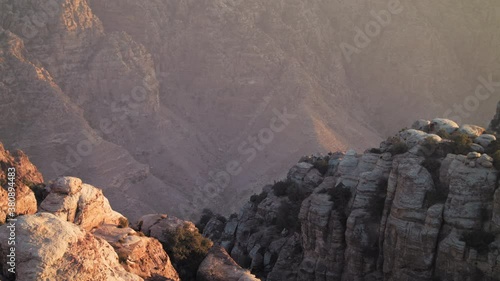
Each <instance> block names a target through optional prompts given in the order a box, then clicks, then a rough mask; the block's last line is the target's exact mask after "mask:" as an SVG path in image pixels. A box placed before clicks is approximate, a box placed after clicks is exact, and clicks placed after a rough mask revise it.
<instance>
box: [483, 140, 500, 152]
mask: <svg viewBox="0 0 500 281" xmlns="http://www.w3.org/2000/svg"><path fill="white" fill-rule="evenodd" d="M499 150H500V141H498V140H494V141H492V142H491V143H490V145H489V146H488V147H487V148H486V149H485V152H486V153H487V154H489V155H493V154H495V152H497V151H499Z"/></svg>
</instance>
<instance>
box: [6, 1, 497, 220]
mask: <svg viewBox="0 0 500 281" xmlns="http://www.w3.org/2000/svg"><path fill="white" fill-rule="evenodd" d="M485 1H487V3H486V4H483V3H479V2H477V1H469V2H467V3H463V4H460V5H456V3H455V1H452V0H443V1H439V2H436V1H434V2H432V3H431V2H430V3H427V4H425V5H423V4H420V3H417V2H415V1H411V0H401V1H391V2H389V3H393V4H395V5H396V6H397V8H396V9H395V10H397V11H398V12H397V13H394V14H391V13H389V12H388V9H389V7H388V1H387V0H373V1H370V2H369V3H365V1H364V0H352V1H333V2H332V1H326V0H310V1H305V2H304V1H301V0H288V1H283V0H280V1H266V0H254V1H251V2H249V1H240V0H227V1H226V0H207V1H206V2H204V4H202V5H200V4H199V3H197V2H194V1H180V0H172V1H161V0H151V1H147V2H144V1H139V0H106V1H99V0H46V1H39V0H19V1H14V0H0V39H1V41H0V50H1V51H0V73H1V75H0V93H1V95H0V101H1V105H2V108H1V109H2V110H0V135H1V136H2V140H3V141H4V143H5V145H6V147H7V148H9V149H11V148H14V147H15V148H20V149H23V150H24V151H26V153H28V154H29V155H30V156H31V159H32V161H33V162H34V163H36V164H37V165H38V166H39V168H40V169H41V170H42V171H43V173H44V175H45V176H46V177H47V178H50V179H53V178H56V177H58V176H63V175H74V176H78V177H81V178H85V179H86V180H87V181H88V183H89V184H91V185H94V186H100V187H103V188H105V190H104V193H105V194H106V196H107V197H108V199H109V200H110V201H111V202H112V203H113V205H114V206H115V209H116V210H117V211H119V212H121V213H123V214H125V215H127V217H129V218H130V219H131V220H134V221H135V220H136V219H138V218H139V217H140V216H142V215H143V214H147V213H157V212H167V213H169V214H173V215H176V216H178V217H182V218H183V219H189V217H190V216H194V217H195V216H196V215H198V214H199V212H200V211H201V210H202V209H203V208H204V207H211V208H218V209H220V210H219V211H220V212H224V215H227V214H229V213H232V212H234V211H235V210H236V209H237V208H239V207H240V206H241V205H242V204H241V203H242V201H244V200H246V198H247V197H248V196H250V195H251V194H253V193H254V192H255V191H256V190H257V189H260V187H261V186H262V185H264V184H265V183H267V182H270V181H272V179H274V178H277V177H281V176H283V175H282V174H280V173H282V171H284V170H285V169H286V168H288V167H289V163H291V162H292V161H295V160H296V159H298V158H299V157H300V156H302V155H303V154H305V153H308V152H309V151H311V150H314V151H322V152H327V151H330V150H347V149H348V148H355V149H358V150H359V149H365V148H366V147H369V146H373V145H374V144H375V143H377V142H378V141H379V140H380V135H384V136H385V135H387V133H388V132H390V133H391V134H392V133H393V130H394V129H395V128H400V127H401V126H402V125H403V124H406V123H407V122H409V121H412V120H414V119H416V118H430V117H431V116H435V115H437V114H440V115H441V114H445V115H450V116H448V117H449V118H451V117H453V118H452V119H457V118H462V119H465V118H467V119H468V120H466V121H467V122H468V123H471V122H473V123H478V124H480V122H484V120H486V117H485V115H486V114H489V113H487V112H488V111H489V109H490V108H491V109H492V108H493V106H494V105H493V103H491V102H489V101H487V100H485V99H483V98H482V97H486V96H487V94H490V96H493V95H494V94H493V92H494V90H495V89H494V86H491V85H486V87H484V89H483V90H485V92H484V93H482V97H481V99H480V103H478V108H477V110H474V114H471V112H468V111H466V112H465V113H464V114H458V112H455V108H461V107H459V106H461V105H463V103H464V100H465V98H466V97H468V96H469V95H470V93H471V92H473V91H472V90H473V89H474V88H476V86H477V84H478V83H480V85H482V84H485V83H488V82H485V81H488V80H491V79H492V77H495V76H496V75H497V74H498V73H497V71H498V67H497V65H496V57H498V54H497V52H498V50H497V48H496V47H495V46H497V45H498V43H499V41H498V40H499V39H498V37H497V36H495V35H496V32H497V30H498V29H499V28H500V21H499V20H498V17H496V16H494V15H495V11H496V9H498V7H499V3H498V1H495V0H485ZM390 9H391V10H394V8H390ZM374 14H375V15H374ZM490 14H491V16H490ZM384 15H385V16H384ZM387 15H389V16H390V17H389V18H388V19H387V20H388V21H389V23H385V22H384V19H383V18H385V17H387ZM478 19H481V20H478ZM380 21H382V23H381V26H380V32H378V35H374V36H375V37H373V38H368V37H367V39H369V42H368V43H369V46H365V47H366V48H362V49H363V50H362V52H361V49H359V48H358V47H357V46H355V45H356V44H355V43H354V42H353V39H354V38H358V37H359V36H361V35H360V34H359V32H362V30H366V29H365V27H366V26H367V24H368V26H370V25H369V24H372V23H373V24H377V22H380ZM358 27H359V29H358ZM401 27H404V28H401ZM477 30H480V31H481V32H476V31H477ZM346 44H349V45H351V46H352V49H353V50H355V51H354V53H352V54H351V55H349V54H346V53H345V51H346V49H345V46H346ZM353 44H354V45H353ZM415 46H418V47H415ZM349 50H351V49H349ZM457 57H458V58H460V60H457V59H456V58H457ZM381 70H383V71H381ZM478 73H491V76H490V77H479V80H478ZM394 77H396V80H397V81H398V82H397V83H394V80H395V79H394ZM285 107H286V112H288V114H289V115H288V116H294V118H290V119H289V120H286V119H285V121H284V122H283V123H282V122H279V121H278V122H276V121H277V119H276V118H278V117H283V114H282V113H283V111H284V110H285V109H284V108H285ZM462 108H463V106H462ZM466 108H469V107H466ZM276 112H278V113H279V114H276ZM455 113H456V114H455ZM394 116H396V118H395V117H394ZM455 117H456V118H455ZM280 119H282V118H280ZM474 119H475V120H474ZM288 121H290V122H288ZM455 121H459V120H455ZM463 121H465V120H463ZM460 123H462V122H460ZM482 125H485V124H482ZM373 128H376V130H374V129H373ZM271 129H275V130H271ZM262 130H264V131H262ZM270 130H271V131H272V134H273V135H272V136H273V138H272V141H270V142H268V140H267V139H266V138H264V139H263V140H264V141H263V142H262V141H261V139H262V138H261V137H259V134H260V136H263V134H262V133H261V132H267V133H268V134H269V132H271V131H270ZM255 138H257V139H258V140H259V142H258V143H255V145H256V146H257V147H254V145H253V143H254V141H253V140H254V139H255ZM232 160H235V161H237V162H238V163H239V164H240V165H241V166H244V169H242V171H241V173H240V174H239V175H238V176H237V177H232V179H231V180H230V181H229V182H228V183H227V184H224V185H222V187H221V188H220V190H219V191H218V192H215V193H214V192H210V191H209V189H208V188H206V186H207V184H209V183H210V181H209V180H208V179H209V178H211V176H210V175H211V173H212V172H213V173H215V174H218V173H224V172H225V170H226V169H227V163H232V162H229V161H232ZM226 185H227V186H226ZM236 191H237V192H236ZM165 208H167V209H166V210H165Z"/></svg>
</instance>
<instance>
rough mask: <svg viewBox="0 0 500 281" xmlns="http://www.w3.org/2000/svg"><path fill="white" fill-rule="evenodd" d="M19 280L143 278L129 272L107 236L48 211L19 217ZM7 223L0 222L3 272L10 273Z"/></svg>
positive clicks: (134, 280)
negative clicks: (120, 261)
mask: <svg viewBox="0 0 500 281" xmlns="http://www.w3.org/2000/svg"><path fill="white" fill-rule="evenodd" d="M16 228H17V229H16V239H17V241H18V242H19V243H17V244H16V261H17V262H16V276H17V278H16V280H21V281H23V280H26V281H28V280H61V281H62V280H117V281H118V280H130V281H132V280H133V281H140V280H143V279H142V278H140V277H139V276H137V275H134V274H131V273H129V272H127V271H126V270H125V269H124V268H123V267H122V266H121V265H120V263H119V261H118V255H117V254H116V253H115V251H114V250H113V248H112V247H111V246H110V245H109V244H108V243H107V242H106V241H104V240H102V239H98V238H96V237H94V236H93V235H91V234H90V233H88V232H86V231H85V230H82V229H81V228H79V227H78V226H76V225H74V224H72V223H70V222H66V221H64V220H61V219H59V218H58V217H56V216H55V215H52V214H49V213H38V214H35V215H25V216H21V217H19V219H18V221H17V224H16ZM9 233H10V232H9V231H8V230H7V225H3V226H1V229H0V237H1V238H2V242H1V243H0V245H1V253H2V267H3V273H4V274H5V275H6V276H11V275H9V272H7V266H6V260H5V259H6V256H7V254H8V253H9V248H10V246H9V245H7V243H5V242H3V241H7V240H8V235H9ZM11 277H12V276H11Z"/></svg>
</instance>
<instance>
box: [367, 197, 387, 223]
mask: <svg viewBox="0 0 500 281" xmlns="http://www.w3.org/2000/svg"><path fill="white" fill-rule="evenodd" d="M384 207H385V198H384V197H378V196H375V197H373V198H372V199H371V200H370V201H369V202H368V206H367V209H368V211H369V212H370V213H371V214H373V215H374V216H375V217H378V218H380V217H382V213H383V212H384Z"/></svg>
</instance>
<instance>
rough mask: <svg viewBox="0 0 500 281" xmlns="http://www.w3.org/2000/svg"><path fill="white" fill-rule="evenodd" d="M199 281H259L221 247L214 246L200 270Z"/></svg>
mask: <svg viewBox="0 0 500 281" xmlns="http://www.w3.org/2000/svg"><path fill="white" fill-rule="evenodd" d="M196 280H197V281H258V280H260V279H257V278H255V276H253V275H252V274H250V272H248V271H247V270H244V269H243V268H241V267H240V266H239V265H238V264H237V263H236V262H235V261H234V260H233V259H232V258H231V257H230V256H229V254H228V253H227V252H226V250H225V249H224V248H222V247H220V246H214V247H213V248H212V249H211V250H210V252H209V253H208V256H207V257H206V258H205V260H203V262H202V263H201V265H200V268H199V269H198V274H197V278H196Z"/></svg>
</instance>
